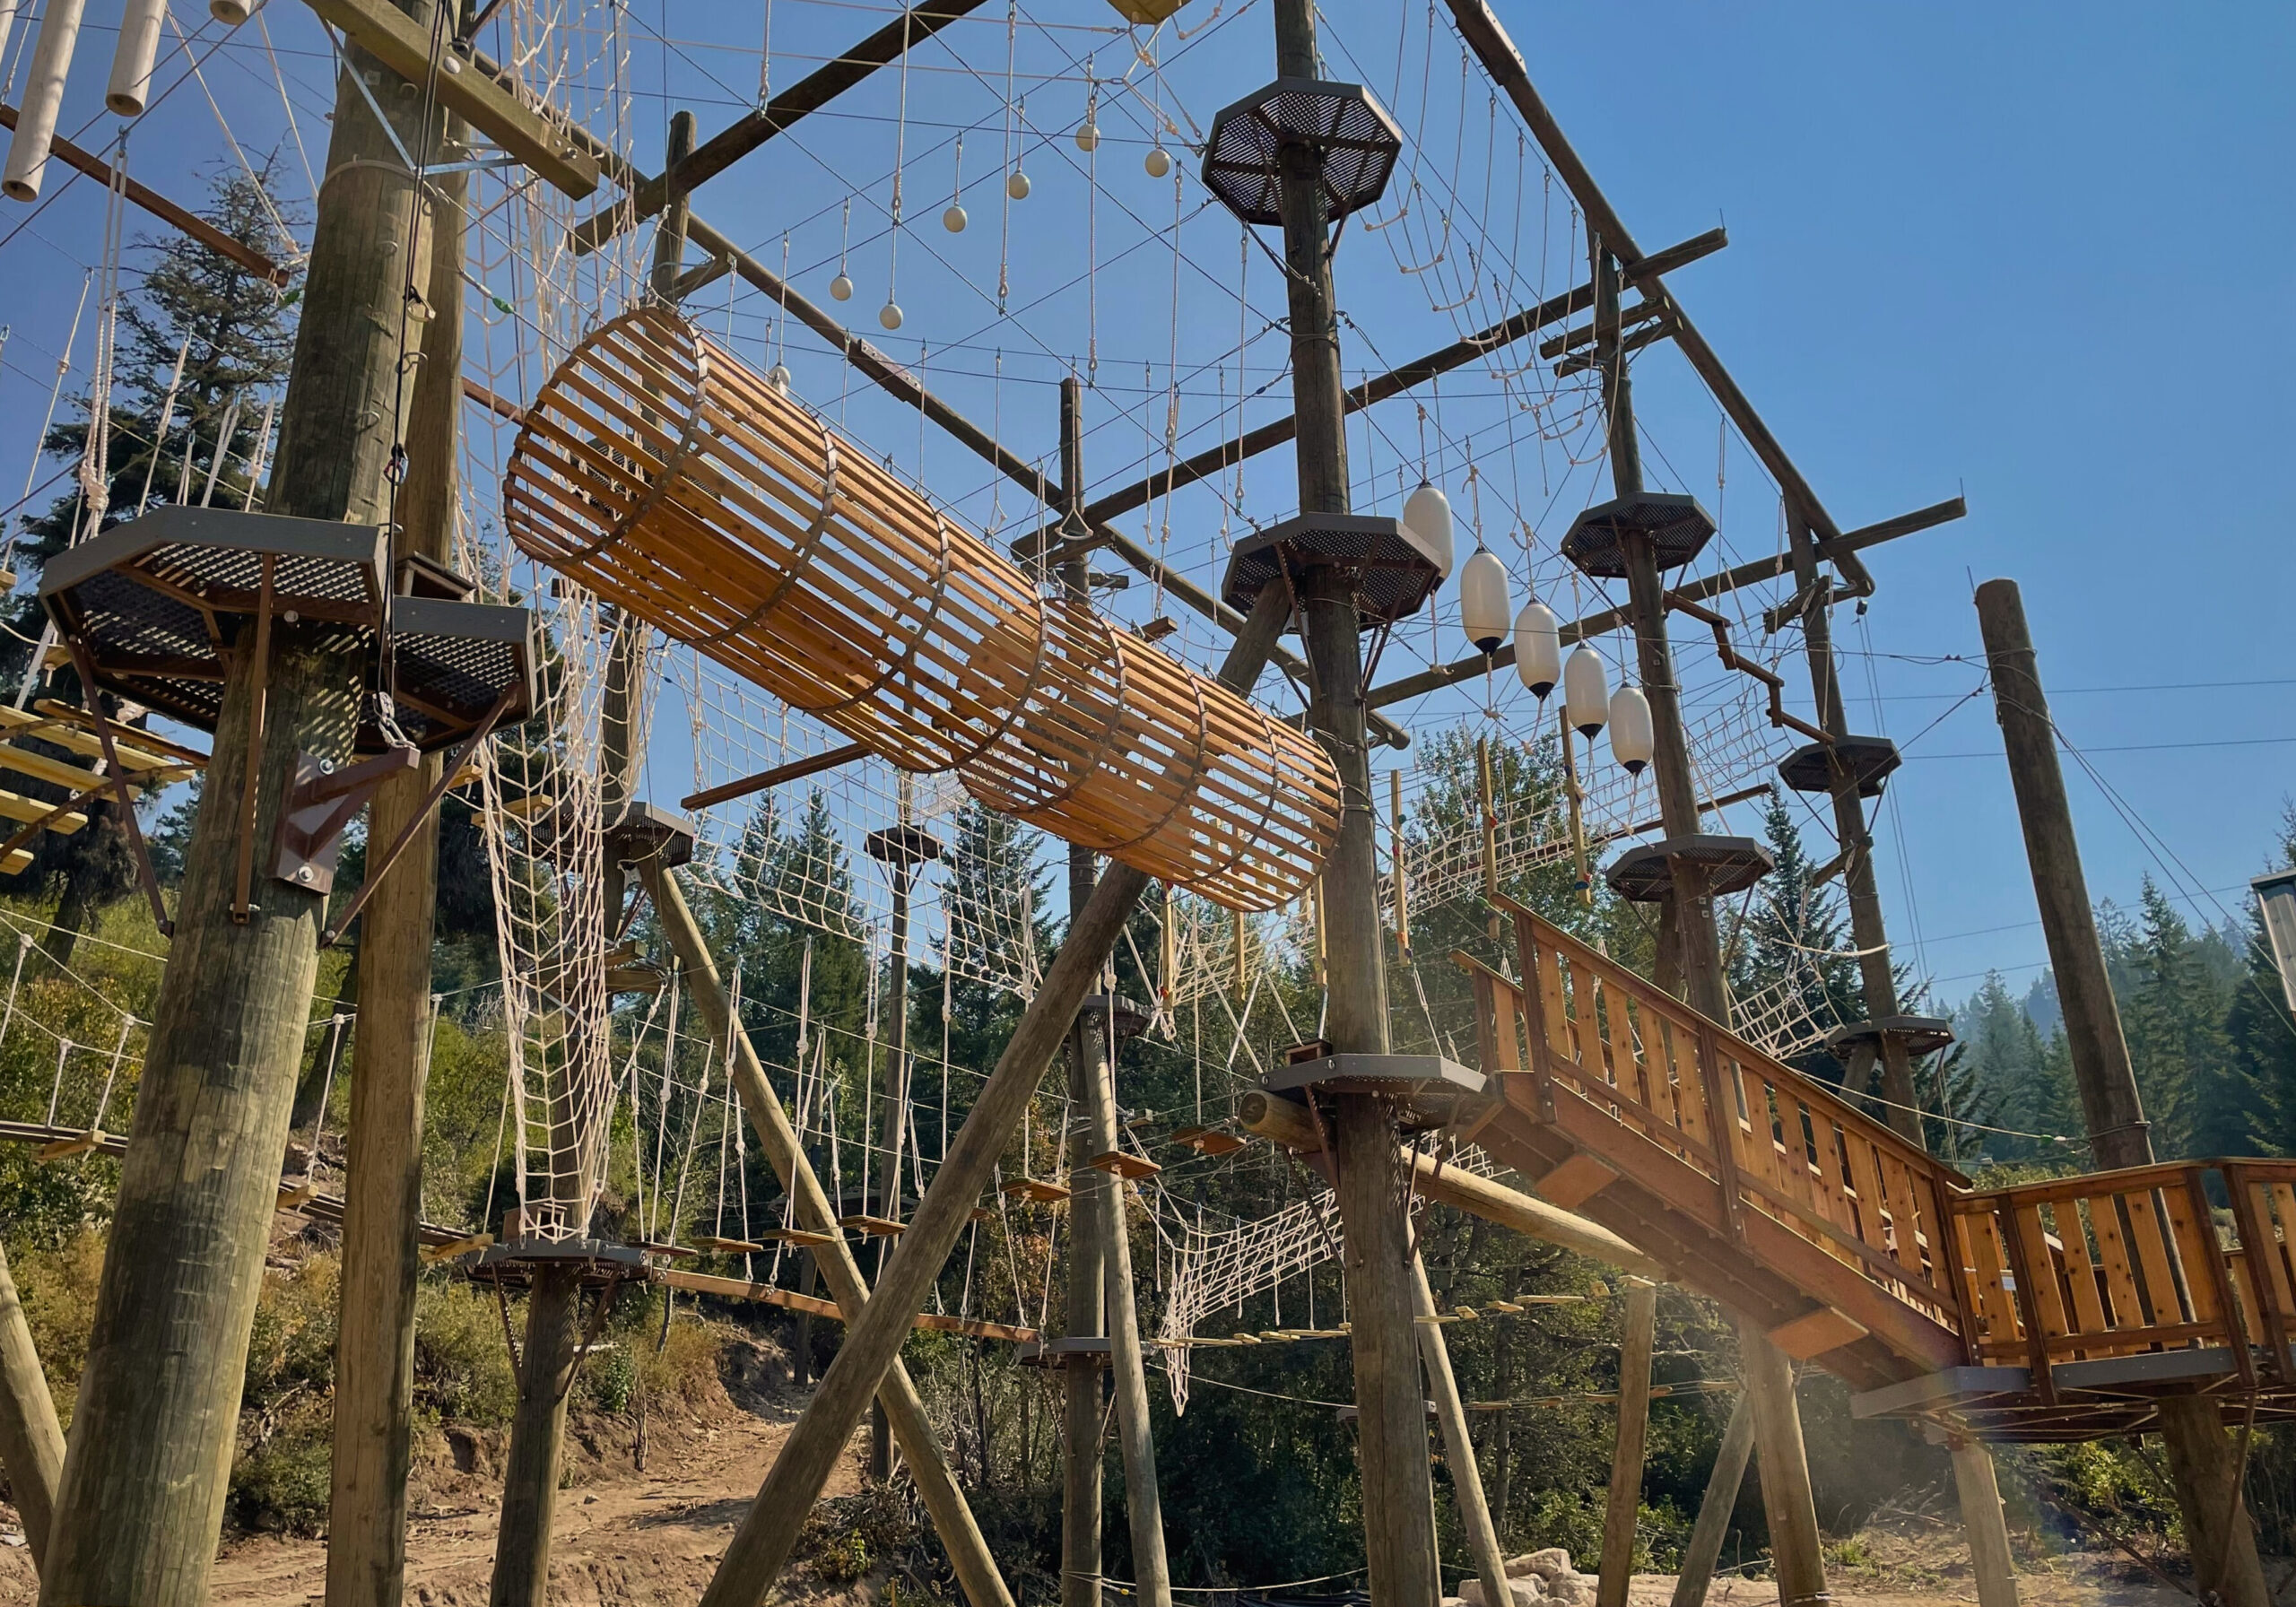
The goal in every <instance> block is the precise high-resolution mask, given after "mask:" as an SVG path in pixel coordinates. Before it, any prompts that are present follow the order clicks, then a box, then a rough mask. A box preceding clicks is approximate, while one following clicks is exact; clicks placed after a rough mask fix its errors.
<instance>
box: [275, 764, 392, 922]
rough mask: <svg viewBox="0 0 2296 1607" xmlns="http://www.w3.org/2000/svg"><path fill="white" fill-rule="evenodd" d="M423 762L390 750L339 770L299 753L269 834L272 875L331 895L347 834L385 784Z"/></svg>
mask: <svg viewBox="0 0 2296 1607" xmlns="http://www.w3.org/2000/svg"><path fill="white" fill-rule="evenodd" d="M421 763H422V754H421V753H419V752H418V751H415V750H414V749H413V748H393V749H391V750H390V751H388V752H387V753H380V754H378V755H376V756H375V757H374V758H372V759H370V760H362V761H361V762H360V763H358V764H354V765H350V766H347V767H346V768H344V769H336V768H335V761H334V760H327V759H321V758H319V757H318V755H317V754H315V753H298V754H297V755H296V756H295V777H294V779H293V781H292V782H291V783H290V784H289V786H288V789H287V801H286V803H285V805H284V806H283V808H282V809H281V811H280V815H279V829H278V830H277V831H276V832H274V834H273V839H272V859H271V873H272V875H273V876H274V878H275V879H277V880H278V881H281V882H286V883H288V884H289V885H290V886H292V887H300V888H301V889H303V890H305V891H306V892H314V893H320V894H326V893H331V892H333V891H334V890H335V856H336V854H337V853H338V852H339V851H340V850H341V849H342V847H343V833H344V830H345V828H347V827H348V826H349V825H350V824H351V822H352V819H353V818H354V817H355V816H356V815H357V814H358V812H360V811H361V810H362V809H364V808H366V807H367V805H368V804H369V803H370V802H372V801H373V799H374V796H375V794H376V792H377V790H378V789H379V788H380V787H381V786H382V785H383V783H384V782H385V781H387V780H388V779H390V777H393V776H402V775H404V774H405V773H406V772H407V771H409V770H411V769H414V768H415V767H416V766H418V765H419V764H421Z"/></svg>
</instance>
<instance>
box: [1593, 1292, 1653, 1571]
mask: <svg viewBox="0 0 2296 1607" xmlns="http://www.w3.org/2000/svg"><path fill="white" fill-rule="evenodd" d="M1657 1319H1658V1286H1657V1284H1655V1283H1653V1282H1651V1281H1649V1280H1648V1278H1629V1279H1627V1280H1626V1322H1625V1325H1624V1332H1623V1333H1621V1334H1620V1336H1619V1347H1618V1442H1617V1446H1616V1448H1615V1449H1614V1450H1613V1452H1612V1455H1611V1490H1610V1504H1609V1505H1608V1507H1605V1510H1604V1514H1603V1566H1602V1574H1601V1577H1600V1578H1599V1579H1598V1580H1597V1581H1596V1587H1595V1607H1626V1594H1627V1586H1628V1585H1631V1584H1632V1583H1633V1582H1634V1521H1635V1519H1636V1518H1637V1517H1639V1516H1641V1512H1642V1453H1643V1447H1644V1446H1646V1445H1648V1443H1649V1438H1650V1351H1651V1347H1652V1342H1653V1340H1654V1338H1655V1337H1656V1333H1657Z"/></svg>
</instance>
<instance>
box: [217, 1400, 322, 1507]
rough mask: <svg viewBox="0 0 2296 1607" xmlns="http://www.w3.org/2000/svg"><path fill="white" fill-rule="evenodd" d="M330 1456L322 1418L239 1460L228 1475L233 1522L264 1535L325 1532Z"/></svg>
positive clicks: (311, 1421)
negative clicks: (229, 1477)
mask: <svg viewBox="0 0 2296 1607" xmlns="http://www.w3.org/2000/svg"><path fill="white" fill-rule="evenodd" d="M329 1451H330V1441H329V1438H328V1424H327V1420H326V1416H325V1414H324V1413H321V1414H318V1415H317V1416H316V1417H315V1418H313V1419H309V1420H305V1421H303V1422H302V1423H300V1424H299V1426H298V1427H297V1429H295V1430H293V1431H291V1432H283V1433H281V1434H279V1435H277V1436H275V1437H274V1438H272V1439H270V1440H267V1441H266V1442H265V1443H264V1444H263V1445H261V1446H257V1448H256V1449H255V1450H253V1451H252V1452H250V1453H248V1455H244V1456H242V1457H240V1458H239V1463H238V1464H237V1465H236V1466H235V1467H233V1468H232V1470H231V1494H230V1512H231V1520H232V1522H233V1523H235V1524H238V1525H239V1527H240V1528H241V1529H245V1530H250V1531H257V1532H260V1533H272V1534H306V1535H315V1534H317V1533H321V1532H322V1531H324V1530H325V1528H326V1509H327V1484H328V1478H329V1461H330V1459H329Z"/></svg>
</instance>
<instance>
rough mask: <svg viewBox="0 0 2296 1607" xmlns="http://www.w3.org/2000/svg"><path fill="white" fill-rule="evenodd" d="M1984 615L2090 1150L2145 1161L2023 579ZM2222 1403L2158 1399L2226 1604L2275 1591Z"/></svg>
mask: <svg viewBox="0 0 2296 1607" xmlns="http://www.w3.org/2000/svg"><path fill="white" fill-rule="evenodd" d="M1977 618H1978V625H1979V629H1980V630H1982V631H1983V633H1984V636H1985V655H1986V663H1987V669H1988V671H1989V672H1990V673H1991V675H1992V678H1993V710H1994V715H1995V717H1996V718H1997V719H1998V720H1999V722H2000V724H2001V740H2002V745H2003V747H2004V748H2005V751H2007V754H2008V759H2009V780H2010V785H2011V786H2012V787H2013V788H2014V790H2015V792H2016V795H2017V818H2018V821H2019V823H2020V824H2021V825H2022V827H2023V828H2024V835H2025V857H2026V858H2027V859H2028V860H2029V861H2030V862H2031V865H2032V872H2033V896H2034V899H2035V901H2036V902H2037V903H2038V904H2039V908H2040V916H2041V934H2042V936H2043V937H2044V938H2046V939H2047V941H2048V960H2049V969H2050V970H2051V971H2052V972H2053V973H2054V974H2055V976H2056V977H2057V1001H2058V1003H2060V1004H2061V1005H2062V1006H2063V1007H2064V1011H2065V1041H2066V1047H2067V1048H2068V1049H2069V1050H2070V1052H2071V1057H2072V1061H2073V1078H2074V1082H2075V1083H2076V1084H2077V1085H2078V1086H2079V1088H2080V1090H2081V1111H2082V1115H2083V1117H2084V1119H2085V1120H2086V1121H2087V1123H2088V1126H2089V1147H2090V1151H2091V1152H2092V1154H2093V1155H2094V1156H2095V1158H2096V1163H2097V1165H2098V1166H2100V1167H2103V1168H2119V1167H2130V1166H2144V1165H2148V1164H2149V1163H2150V1162H2151V1161H2152V1131H2151V1127H2150V1125H2149V1124H2148V1123H2147V1122H2146V1121H2145V1119H2144V1103H2143V1101H2142V1100H2141V1099H2138V1097H2137V1091H2136V1073H2135V1069H2134V1068H2133V1067H2132V1066H2131V1065H2130V1064H2129V1058H2128V1041H2127V1039H2126V1038H2124V1037H2122V1035H2121V1026H2120V1011H2119V1007H2118V1005H2117V1004H2116V1003H2114V1000H2113V991H2112V984H2111V982H2110V980H2109V978H2108V977H2107V976H2106V974H2105V951H2104V945H2103V944H2102V943H2101V942H2099V941H2098V937H2097V922H2096V916H2095V914H2094V912H2093V911H2092V909H2091V908H2090V905H2089V884H2088V880H2087V878H2086V877H2085V876H2084V875H2083V873H2082V870H2081V847H2080V844H2079V842H2078V841H2077V840H2076V839H2075V838H2074V835H2073V808H2072V805H2071V803H2069V802H2068V801H2067V800H2066V793H2065V772H2064V770H2063V769H2062V768H2061V767H2060V766H2059V765H2058V763H2057V727H2056V725H2054V724H2053V723H2052V722H2051V721H2050V719H2049V714H2048V697H2047V695H2046V694H2045V693H2044V692H2043V691H2042V690H2041V680H2040V670H2039V664H2038V662H2037V661H2036V659H2035V657H2034V654H2033V638H2032V632H2031V630H2029V629H2028V628H2027V626H2026V623H2025V604H2024V598H2023V597H2022V595H2020V593H2019V592H2018V590H2017V583H2016V582H2015V581H2013V580H1988V581H1987V582H1986V583H1985V584H1984V585H1982V586H1979V587H1978V588H1977ZM2217 1412H2218V1409H2217V1406H2216V1403H2214V1402H2213V1401H2211V1400H2209V1399H2208V1398H2207V1397H2205V1396H2201V1395H2169V1396H2165V1397H2163V1398H2162V1399H2161V1403H2160V1406H2159V1413H2160V1426H2161V1446H2162V1448H2163V1449H2164V1450H2165V1451H2166V1453H2167V1455H2168V1463H2169V1473H2170V1482H2171V1483H2173V1484H2174V1485H2175V1486H2176V1490H2177V1506H2178V1507H2179V1510H2180V1512H2181V1513H2182V1515H2183V1517H2184V1522H2185V1533H2186V1534H2187V1536H2189V1537H2190V1539H2191V1542H2192V1556H2193V1572H2194V1573H2195V1574H2196V1576H2197V1577H2198V1579H2199V1583H2200V1585H2201V1587H2202V1588H2203V1589H2204V1590H2213V1591H2215V1592H2216V1593H2217V1594H2219V1595H2220V1596H2222V1598H2223V1600H2224V1603H2225V1607H2266V1604H2267V1603H2269V1602H2270V1600H2271V1597H2270V1594H2269V1593H2268V1592H2267V1591H2266V1586H2265V1580H2264V1569H2263V1568H2262V1566H2261V1565H2260V1564H2259V1563H2258V1562H2257V1544H2256V1530H2255V1527H2254V1525H2253V1524H2251V1523H2250V1522H2249V1521H2248V1512H2247V1509H2246V1507H2244V1506H2241V1505H2239V1498H2238V1491H2237V1490H2236V1489H2235V1483H2236V1481H2238V1479H2239V1467H2238V1465H2237V1463H2238V1458H2237V1457H2236V1456H2235V1455H2234V1452H2233V1449H2232V1445H2231V1440H2230V1439H2229V1438H2227V1437H2226V1436H2225V1433H2224V1430H2223V1428H2222V1424H2221V1423H2220V1421H2219V1420H2218V1415H2217ZM2228 1516H2230V1517H2231V1523H2230V1524H2229V1525H2228V1524H2227V1523H2226V1519H2227V1517H2228Z"/></svg>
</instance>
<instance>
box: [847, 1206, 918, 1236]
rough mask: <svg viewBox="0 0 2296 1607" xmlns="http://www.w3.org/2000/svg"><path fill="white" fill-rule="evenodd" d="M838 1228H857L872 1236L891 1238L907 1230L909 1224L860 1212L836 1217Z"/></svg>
mask: <svg viewBox="0 0 2296 1607" xmlns="http://www.w3.org/2000/svg"><path fill="white" fill-rule="evenodd" d="M837 1225H838V1226H839V1227H840V1228H857V1229H860V1230H861V1231H862V1232H864V1233H865V1234H867V1235H868V1236H869V1237H870V1238H896V1237H898V1236H899V1235H900V1234H903V1233H906V1232H908V1231H909V1224H908V1223H906V1222H897V1221H895V1220H892V1218H891V1217H889V1216H868V1215H865V1214H864V1213H862V1212H854V1213H853V1214H852V1215H851V1216H841V1217H839V1218H838V1219H837Z"/></svg>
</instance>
